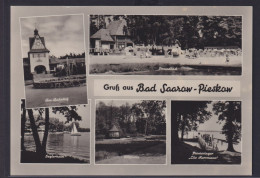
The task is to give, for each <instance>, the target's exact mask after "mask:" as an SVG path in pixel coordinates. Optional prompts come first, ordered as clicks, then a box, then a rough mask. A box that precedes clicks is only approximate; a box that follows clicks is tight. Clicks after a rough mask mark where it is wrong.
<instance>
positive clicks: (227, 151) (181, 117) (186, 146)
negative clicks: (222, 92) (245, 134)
mask: <svg viewBox="0 0 260 178" xmlns="http://www.w3.org/2000/svg"><path fill="white" fill-rule="evenodd" d="M241 137H242V133H241V101H172V102H171V141H172V143H171V163H172V164H241V153H242V146H241V144H242V143H241V139H242V138H241Z"/></svg>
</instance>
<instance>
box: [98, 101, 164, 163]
mask: <svg viewBox="0 0 260 178" xmlns="http://www.w3.org/2000/svg"><path fill="white" fill-rule="evenodd" d="M165 113H166V102H165V101H164V100H97V101H96V123H95V126H96V130H95V164H166V118H165V117H166V116H165Z"/></svg>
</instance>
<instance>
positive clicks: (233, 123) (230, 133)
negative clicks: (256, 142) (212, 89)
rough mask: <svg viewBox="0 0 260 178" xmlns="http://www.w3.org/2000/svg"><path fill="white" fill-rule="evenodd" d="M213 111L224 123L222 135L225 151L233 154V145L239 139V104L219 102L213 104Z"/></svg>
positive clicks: (235, 102)
mask: <svg viewBox="0 0 260 178" xmlns="http://www.w3.org/2000/svg"><path fill="white" fill-rule="evenodd" d="M213 111H214V113H215V114H216V115H218V120H219V121H220V122H224V125H223V128H222V133H223V134H225V135H226V140H227V143H228V148H227V151H232V152H234V151H235V150H234V147H233V143H234V142H237V141H238V140H239V139H240V138H241V102H240V101H219V102H216V103H214V105H213Z"/></svg>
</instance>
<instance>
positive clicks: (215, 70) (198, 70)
mask: <svg viewBox="0 0 260 178" xmlns="http://www.w3.org/2000/svg"><path fill="white" fill-rule="evenodd" d="M241 73H242V69H241V67H216V66H187V67H176V70H154V71H142V72H130V73H126V75H241ZM117 74H118V75H120V73H117Z"/></svg>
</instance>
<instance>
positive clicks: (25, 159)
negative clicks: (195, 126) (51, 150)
mask: <svg viewBox="0 0 260 178" xmlns="http://www.w3.org/2000/svg"><path fill="white" fill-rule="evenodd" d="M20 162H21V163H82V164H89V163H90V160H84V159H80V158H76V157H73V156H62V155H59V154H48V153H47V155H46V156H45V158H40V157H39V155H38V154H36V152H34V151H28V150H26V151H21V159H20Z"/></svg>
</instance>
